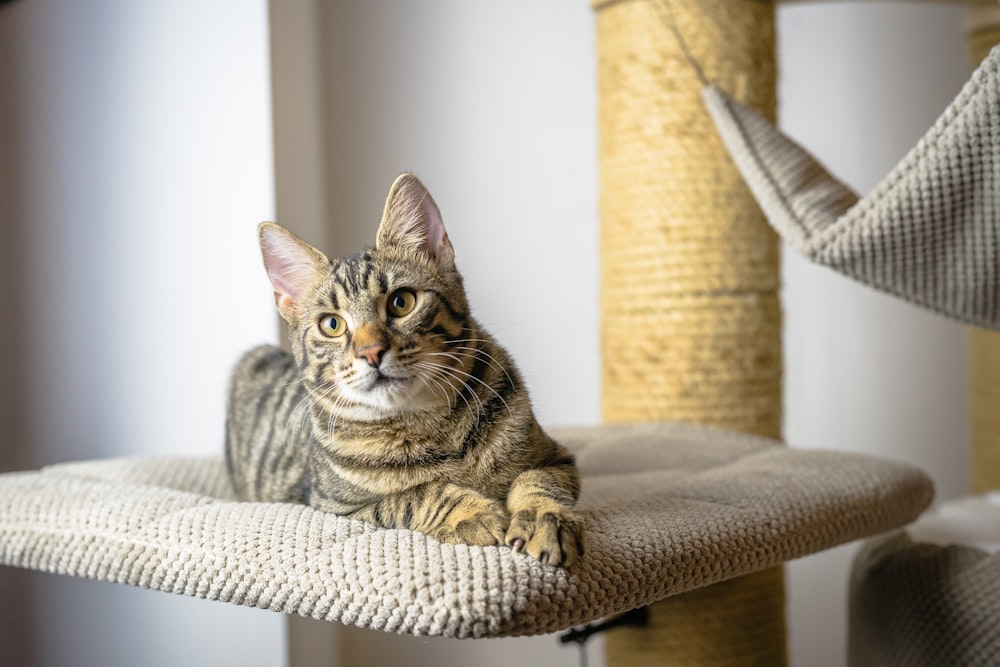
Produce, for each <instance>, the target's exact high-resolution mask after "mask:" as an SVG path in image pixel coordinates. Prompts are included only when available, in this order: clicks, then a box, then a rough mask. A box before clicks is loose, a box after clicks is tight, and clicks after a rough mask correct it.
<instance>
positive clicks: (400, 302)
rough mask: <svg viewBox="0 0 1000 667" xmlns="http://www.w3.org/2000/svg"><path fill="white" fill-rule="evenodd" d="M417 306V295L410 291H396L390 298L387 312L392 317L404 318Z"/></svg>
mask: <svg viewBox="0 0 1000 667" xmlns="http://www.w3.org/2000/svg"><path fill="white" fill-rule="evenodd" d="M416 305H417V295H416V294H414V293H413V292H412V291H410V290H408V289H401V290H396V291H395V292H393V293H392V295H391V296H390V297H389V303H388V305H387V306H386V311H387V312H388V313H389V316H390V317H403V316H404V315H409V314H410V312H411V311H412V310H413V307H414V306H416Z"/></svg>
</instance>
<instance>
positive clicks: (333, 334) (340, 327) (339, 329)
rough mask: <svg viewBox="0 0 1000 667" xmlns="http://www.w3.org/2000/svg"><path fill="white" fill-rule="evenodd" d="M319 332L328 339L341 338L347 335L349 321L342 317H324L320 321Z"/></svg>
mask: <svg viewBox="0 0 1000 667" xmlns="http://www.w3.org/2000/svg"><path fill="white" fill-rule="evenodd" d="M319 331H320V333H322V334H323V335H324V336H326V337H327V338H339V337H340V336H343V335H344V334H345V333H347V321H346V320H345V319H344V318H343V317H341V316H340V315H324V316H323V317H322V318H321V319H320V321H319Z"/></svg>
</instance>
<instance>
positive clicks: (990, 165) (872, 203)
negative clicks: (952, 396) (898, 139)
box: [703, 47, 1000, 329]
mask: <svg viewBox="0 0 1000 667" xmlns="http://www.w3.org/2000/svg"><path fill="white" fill-rule="evenodd" d="M998 72H1000V47H997V48H994V49H993V51H992V52H991V53H990V54H989V56H987V58H986V59H985V60H984V61H983V62H982V64H981V65H980V66H979V68H978V69H977V70H976V72H975V73H974V74H973V76H972V78H971V79H970V80H969V81H968V82H967V83H966V85H965V87H964V88H963V89H962V91H961V93H960V94H959V95H958V97H956V98H955V100H954V101H953V102H952V103H951V105H950V106H949V107H948V108H947V109H946V110H945V112H944V113H943V114H942V115H941V117H940V118H939V119H938V120H937V122H935V124H934V125H933V127H931V129H930V130H929V131H928V132H927V134H926V135H925V136H924V137H923V138H922V139H921V140H920V142H919V143H917V145H916V146H915V147H914V148H913V149H912V150H911V151H910V152H909V154H907V156H906V157H904V158H903V160H902V161H901V162H900V163H899V164H898V165H897V166H896V167H894V168H893V169H892V171H890V172H889V174H888V175H887V176H886V177H885V178H884V179H883V180H882V182H881V183H880V184H879V185H878V186H877V187H876V188H875V190H874V191H873V192H872V193H871V194H869V195H867V196H866V197H864V198H862V199H861V200H860V201H857V200H856V197H855V195H854V194H853V193H852V192H851V191H850V189H848V188H847V187H845V186H844V185H843V184H841V183H839V182H838V181H837V180H836V179H834V178H833V177H832V176H830V175H829V174H828V173H827V172H826V170H824V169H823V168H822V167H821V166H820V165H819V163H817V162H816V161H815V160H814V159H813V158H812V157H811V156H810V155H809V154H808V153H807V152H806V151H805V150H804V149H802V148H801V147H800V146H798V145H797V144H795V143H794V142H793V141H792V140H790V139H789V138H787V137H786V136H784V135H783V134H781V133H780V132H779V131H778V130H776V129H775V128H774V127H773V126H772V125H771V124H770V123H769V122H768V121H767V120H766V119H764V118H763V117H761V116H760V114H758V113H756V112H755V111H753V110H751V109H748V108H747V107H745V106H743V105H741V104H739V103H738V102H736V101H734V100H733V99H731V98H729V97H728V96H727V95H726V94H725V93H723V92H722V91H720V90H719V89H718V88H715V87H708V88H706V89H705V91H704V94H703V98H704V100H705V104H706V106H707V108H708V110H709V112H710V113H711V115H712V118H713V120H714V121H715V124H716V127H717V129H718V131H719V135H720V137H721V138H722V140H723V142H724V143H725V145H726V147H727V149H728V150H729V153H730V154H731V156H732V158H733V161H734V162H735V164H736V166H737V168H738V169H739V170H740V172H741V173H742V174H743V177H744V179H745V180H746V182H747V184H748V186H749V187H750V189H751V190H752V191H753V193H754V195H755V197H756V198H757V201H758V203H759V204H760V206H761V209H762V210H763V211H764V214H765V215H766V216H767V218H768V221H769V222H770V223H771V225H772V226H773V227H774V228H775V230H776V231H777V232H778V233H779V234H780V235H781V236H782V237H783V238H784V239H785V240H786V241H787V242H788V243H789V244H790V245H791V246H792V247H793V248H794V249H795V250H796V251H798V252H800V253H802V254H803V255H805V256H806V257H807V258H809V259H811V260H813V261H815V262H817V263H819V264H823V265H825V266H829V267H830V268H832V269H835V270H836V271H839V272H841V273H843V274H845V275H847V276H850V277H851V278H854V279H856V280H859V281H861V282H863V283H866V284H868V285H871V286H873V287H876V288H878V289H880V290H883V291H885V292H888V293H890V294H894V295H896V296H898V297H901V298H903V299H906V300H908V301H910V302H912V303H915V304H917V305H920V306H923V307H925V308H928V309H931V310H934V311H937V312H939V313H943V314H946V315H949V316H952V317H955V318H957V319H959V320H962V321H965V322H968V323H971V324H976V325H979V326H983V327H987V328H991V329H1000V76H998Z"/></svg>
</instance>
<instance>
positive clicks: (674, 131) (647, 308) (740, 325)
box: [592, 0, 787, 667]
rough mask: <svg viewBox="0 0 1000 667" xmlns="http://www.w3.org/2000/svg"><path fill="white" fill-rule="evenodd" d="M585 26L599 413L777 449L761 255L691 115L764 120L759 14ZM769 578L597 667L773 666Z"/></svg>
mask: <svg viewBox="0 0 1000 667" xmlns="http://www.w3.org/2000/svg"><path fill="white" fill-rule="evenodd" d="M592 4H593V7H594V9H595V11H596V13H597V53H598V86H599V126H600V178H601V194H600V214H601V244H602V246H601V247H602V250H601V253H602V260H601V261H602V288H601V290H602V293H601V301H602V331H601V337H602V341H603V342H602V345H603V349H602V354H603V361H602V364H603V376H602V381H603V415H604V419H605V420H606V421H609V422H623V421H643V420H646V421H651V420H683V421H694V422H701V423H705V424H710V425H713V426H719V427H724V428H729V429H733V430H738V431H745V432H750V433H756V434H761V435H765V436H771V437H780V430H781V312H780V307H779V303H778V284H779V271H778V243H777V239H776V237H775V235H774V234H773V232H772V231H771V229H770V227H768V225H767V224H766V222H765V220H764V218H763V216H762V215H761V213H760V212H759V210H758V208H757V205H756V204H755V202H754V199H753V197H752V196H751V194H750V192H749V191H748V190H747V189H746V187H745V186H744V184H743V181H742V179H741V178H740V175H739V174H738V173H737V172H736V170H735V169H734V167H733V166H732V164H731V162H730V160H729V157H728V156H727V154H726V152H725V150H724V149H723V147H722V144H721V143H720V142H719V140H718V139H717V137H716V134H715V130H714V128H713V126H712V124H711V121H710V120H709V117H708V115H707V113H706V112H705V109H704V107H703V106H702V103H701V100H700V97H699V92H700V90H701V87H702V86H701V83H700V82H699V80H698V79H697V77H696V74H695V72H694V70H693V69H692V67H691V66H690V64H689V63H688V62H687V60H686V59H685V57H684V55H683V53H682V51H681V48H680V45H679V44H678V41H677V40H676V39H675V37H674V35H673V34H672V33H671V31H670V29H669V27H668V24H667V22H666V21H667V18H666V17H667V16H668V14H667V13H666V12H668V11H669V13H670V14H669V15H672V17H673V20H674V21H675V22H676V25H677V27H678V29H679V31H680V33H681V34H682V35H683V36H684V37H685V39H686V42H687V44H688V47H689V49H690V51H691V54H692V55H693V57H694V58H695V59H696V60H697V61H698V62H699V63H700V65H701V67H702V68H703V69H704V71H705V74H706V75H707V76H708V78H709V79H710V80H711V81H713V82H714V83H716V84H718V85H719V86H720V87H722V88H723V89H725V90H727V91H729V92H730V93H732V94H734V95H735V96H736V97H737V98H738V99H740V100H741V101H743V102H745V103H747V104H749V105H750V106H753V107H756V108H757V109H759V110H761V111H762V112H763V113H765V114H766V115H768V116H771V117H772V118H773V116H774V111H775V52H774V5H773V2H770V1H762V0H753V1H750V2H748V1H747V0H672V2H670V5H669V9H668V8H667V5H666V3H661V2H659V1H658V0H617V1H616V0H592ZM786 644H787V641H786V630H785V617H784V576H783V571H782V569H781V568H776V569H772V570H767V571H764V572H761V573H758V574H756V575H751V576H748V577H745V578H741V579H736V580H732V581H729V582H725V583H722V584H717V585H714V586H710V587H708V588H705V589H701V590H698V591H694V592H692V593H686V594H684V595H680V596H676V597H673V598H668V599H667V600H666V601H664V602H661V603H658V604H656V605H654V606H653V607H651V609H650V624H649V627H647V628H643V629H632V628H623V629H618V630H614V631H612V632H610V633H609V634H608V637H607V658H608V664H609V665H610V666H611V667H623V666H624V665H629V666H634V665H639V666H642V665H662V664H670V665H712V666H726V665H754V664H760V665H782V664H786V663H787V648H786Z"/></svg>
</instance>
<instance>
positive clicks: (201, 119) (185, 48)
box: [0, 0, 285, 667]
mask: <svg viewBox="0 0 1000 667" xmlns="http://www.w3.org/2000/svg"><path fill="white" fill-rule="evenodd" d="M0 11H3V12H5V15H4V21H5V25H6V27H7V28H10V30H9V31H7V32H6V33H5V34H9V35H12V36H13V39H14V40H15V41H16V43H15V44H14V45H13V48H11V51H12V52H13V54H14V58H15V62H12V63H11V62H8V63H5V64H4V67H5V68H6V67H10V68H13V70H14V76H13V77H12V78H13V80H14V81H15V82H16V89H15V90H14V91H4V93H3V94H5V95H6V94H13V95H14V96H15V101H14V105H15V107H16V114H15V117H14V122H15V123H16V124H17V128H16V129H17V132H16V135H17V136H18V137H19V140H18V145H17V146H16V147H15V152H16V156H15V157H14V158H13V159H15V160H16V164H17V170H16V177H17V180H18V182H19V186H20V187H19V189H18V199H19V202H18V209H19V210H20V215H19V219H17V220H5V221H4V222H3V223H2V224H5V225H6V224H15V225H18V227H19V231H18V234H17V236H18V237H19V238H20V239H21V242H22V246H21V247H20V248H4V249H3V252H11V253H17V254H18V255H19V256H20V258H21V265H22V266H23V267H24V274H23V275H22V276H21V280H20V281H19V283H20V290H21V291H22V302H23V303H25V304H27V308H26V312H24V313H23V316H22V317H21V318H19V320H18V322H19V324H20V325H21V326H22V327H23V330H24V339H25V340H26V341H27V349H25V350H24V351H23V355H24V358H25V364H26V365H27V366H28V367H30V368H31V373H30V374H29V377H30V381H29V383H28V386H27V387H26V388H25V389H26V391H27V396H28V400H27V403H28V415H27V419H28V425H27V430H28V432H29V434H28V439H27V443H28V446H29V447H30V458H31V459H32V460H33V463H34V464H36V465H37V464H44V463H50V462H54V461H63V460H72V459H85V458H95V457H105V456H119V455H129V456H132V455H152V454H157V455H169V454H204V455H217V454H219V453H220V452H221V450H222V430H223V418H224V395H225V383H226V377H227V374H228V368H229V366H230V365H231V364H232V362H233V361H234V359H235V358H236V356H237V355H238V354H239V352H240V351H241V350H243V349H245V348H247V347H249V346H250V345H252V344H254V343H256V342H260V341H265V340H270V339H274V338H275V334H276V318H275V316H274V315H273V312H272V311H273V307H272V305H271V299H270V295H269V291H268V288H267V281H266V279H265V278H264V276H263V272H262V270H261V269H260V261H259V259H258V254H257V250H256V247H255V225H256V223H257V222H258V221H260V220H262V219H266V218H269V217H271V216H273V214H274V202H273V199H274V194H273V184H272V180H273V179H272V159H271V115H270V97H269V96H270V87H269V76H268V75H269V69H268V55H269V54H268V43H267V37H268V35H267V5H266V2H265V1H264V0H251V1H248V0H229V1H221V0H216V1H213V2H210V3H205V2H200V1H198V0H184V1H183V2H142V3H140V2H133V1H132V0H100V1H93V2H86V3H83V2H76V1H75V0H32V1H31V2H21V3H14V4H12V5H10V6H6V7H4V8H3V9H2V10H0ZM5 159H8V158H5ZM7 322H8V324H11V323H12V320H11V319H8V320H7ZM18 444H19V443H18ZM33 584H34V588H35V592H36V603H37V604H36V613H35V617H34V621H35V624H36V629H37V633H36V634H37V635H38V639H39V641H38V646H37V649H38V651H39V654H38V660H39V664H41V665H52V666H61V665H83V666H87V665H95V666H97V665H108V666H113V665H162V666H164V667H166V666H174V665H182V664H183V665H216V664H245V665H275V664H280V663H281V662H282V660H283V659H284V655H285V647H284V623H283V619H282V617H281V616H279V615H277V614H269V613H263V612H259V611H254V610H250V609H243V608H237V607H233V606H228V605H221V604H213V603H208V602H205V601H201V600H194V599H189V598H184V597H180V596H171V595H165V594H162V593H151V592H148V591H142V590H139V589H134V588H126V587H119V586H110V585H108V584H98V583H94V582H90V581H85V580H80V579H71V578H67V577H55V576H42V575H38V576H36V577H34V578H33ZM3 603H4V604H5V605H6V604H11V603H12V601H9V600H5V601H3Z"/></svg>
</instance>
